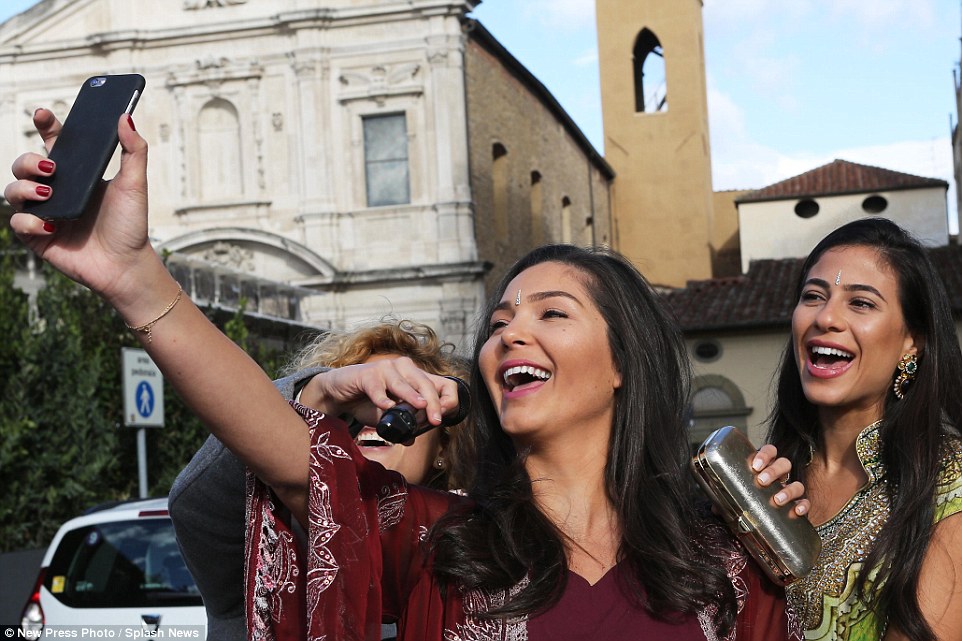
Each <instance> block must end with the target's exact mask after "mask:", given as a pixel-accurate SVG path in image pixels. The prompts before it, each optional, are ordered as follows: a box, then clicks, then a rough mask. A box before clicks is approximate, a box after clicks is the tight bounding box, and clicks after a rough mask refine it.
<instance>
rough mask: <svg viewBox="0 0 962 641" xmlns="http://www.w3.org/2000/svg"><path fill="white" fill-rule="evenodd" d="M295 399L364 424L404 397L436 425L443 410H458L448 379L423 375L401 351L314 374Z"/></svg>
mask: <svg viewBox="0 0 962 641" xmlns="http://www.w3.org/2000/svg"><path fill="white" fill-rule="evenodd" d="M300 400H301V402H302V403H303V404H305V405H308V406H310V407H314V408H316V409H319V410H321V411H324V412H327V413H329V414H334V415H340V414H345V413H347V414H350V415H351V416H353V417H354V418H356V419H357V420H359V421H361V422H362V423H364V424H366V425H374V424H376V423H377V421H378V419H379V418H380V417H381V414H382V413H383V411H384V410H387V409H390V408H392V407H394V406H395V405H396V404H397V403H398V402H400V401H405V402H407V403H409V404H410V405H411V406H412V407H414V408H416V409H419V410H424V413H425V416H426V417H427V419H428V421H429V422H430V423H431V424H432V425H439V424H440V423H441V419H442V416H443V415H444V414H446V413H450V412H452V411H454V410H456V409H457V407H458V392H457V385H456V384H455V383H454V382H453V381H452V380H450V379H448V378H445V377H443V376H435V375H433V374H428V373H426V372H424V371H423V370H421V369H420V368H419V367H418V366H417V365H416V364H415V363H414V361H412V360H411V359H410V358H408V357H406V356H402V357H398V358H392V359H388V360H381V361H375V362H372V363H365V364H361V365H348V366H346V367H339V368H336V369H332V370H330V371H327V372H324V373H322V374H318V375H317V376H315V377H313V378H312V379H311V380H310V382H309V383H308V384H307V385H306V386H305V387H304V389H303V390H302V392H301V398H300Z"/></svg>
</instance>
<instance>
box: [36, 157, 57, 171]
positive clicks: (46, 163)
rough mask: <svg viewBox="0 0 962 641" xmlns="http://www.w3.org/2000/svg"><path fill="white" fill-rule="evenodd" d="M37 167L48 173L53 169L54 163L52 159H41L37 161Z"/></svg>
mask: <svg viewBox="0 0 962 641" xmlns="http://www.w3.org/2000/svg"><path fill="white" fill-rule="evenodd" d="M37 167H39V168H40V171H42V172H45V173H48V174H49V173H50V172H51V171H53V169H54V167H56V165H55V164H53V161H52V160H41V161H40V162H38V163H37Z"/></svg>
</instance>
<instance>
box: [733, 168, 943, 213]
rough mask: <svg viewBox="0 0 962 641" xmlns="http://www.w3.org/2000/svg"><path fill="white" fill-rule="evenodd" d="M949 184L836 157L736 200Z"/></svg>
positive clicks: (895, 189) (741, 201) (777, 198)
mask: <svg viewBox="0 0 962 641" xmlns="http://www.w3.org/2000/svg"><path fill="white" fill-rule="evenodd" d="M948 186H949V184H948V183H947V182H945V181H944V180H941V179H938V178H922V177H920V176H913V175H912V174H903V173H902V172H900V171H892V170H891V169H882V168H881V167H871V166H869V165H859V164H857V163H854V162H848V161H847V160H834V161H832V162H830V163H829V164H827V165H822V166H821V167H816V168H815V169H812V170H811V171H806V172H805V173H804V174H799V175H798V176H794V177H792V178H787V179H785V180H783V181H781V182H777V183H775V184H773V185H769V186H768V187H763V188H761V189H757V190H755V191H751V192H748V193H747V194H745V195H743V196H740V197H738V198H736V199H735V202H736V203H749V202H761V201H766V200H791V199H796V198H805V197H812V196H833V195H840V194H852V193H855V194H858V193H871V192H876V191H897V190H900V189H920V188H926V187H945V188H948Z"/></svg>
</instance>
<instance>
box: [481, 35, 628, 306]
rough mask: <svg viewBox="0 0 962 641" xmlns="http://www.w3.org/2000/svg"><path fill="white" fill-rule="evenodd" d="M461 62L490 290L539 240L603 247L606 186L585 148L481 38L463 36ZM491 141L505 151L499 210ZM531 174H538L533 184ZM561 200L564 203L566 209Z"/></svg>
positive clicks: (607, 226)
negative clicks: (463, 58)
mask: <svg viewBox="0 0 962 641" xmlns="http://www.w3.org/2000/svg"><path fill="white" fill-rule="evenodd" d="M465 66H466V77H467V106H468V131H469V136H470V143H469V148H470V153H471V158H470V164H471V193H472V194H473V195H474V203H475V235H476V237H477V241H478V250H479V255H480V256H481V257H482V258H483V259H484V260H486V261H490V262H491V264H492V269H491V271H490V273H489V276H488V279H487V286H488V288H489V289H490V288H491V287H492V286H493V284H494V283H496V282H497V280H498V279H499V278H500V277H501V275H502V274H503V273H504V271H505V269H506V268H507V267H509V266H510V265H511V264H512V263H513V262H514V261H515V260H516V259H517V258H518V257H520V256H521V255H523V254H524V253H525V252H527V251H528V250H529V249H531V248H532V247H535V246H537V245H541V244H544V243H547V242H570V243H574V244H577V245H592V244H597V245H603V244H609V243H610V242H611V217H610V216H611V213H610V211H611V210H610V202H609V183H608V180H607V179H606V178H605V176H604V175H603V173H602V172H601V171H600V170H599V169H598V167H597V166H596V165H595V164H593V163H592V162H591V160H590V159H589V156H588V154H587V153H586V150H585V149H584V148H583V147H582V146H580V145H579V144H578V142H577V141H576V140H575V138H574V137H573V136H572V135H571V133H570V132H569V131H568V130H566V129H565V127H564V126H563V125H562V124H561V122H560V121H559V119H558V118H557V117H556V116H555V115H554V114H553V113H552V112H551V111H550V110H549V109H548V108H547V107H546V106H545V104H544V103H543V102H541V101H540V100H539V99H538V98H537V97H536V96H535V95H534V94H533V93H532V92H531V91H529V89H528V88H527V87H526V85H525V83H523V82H522V81H521V80H520V79H519V78H518V77H517V76H515V75H514V74H512V73H511V72H510V71H509V70H508V69H506V68H505V67H503V66H502V65H501V64H500V63H499V62H498V61H497V59H496V58H495V56H494V55H493V54H492V53H491V52H490V51H488V50H487V49H486V48H485V47H484V46H482V45H481V44H480V43H478V42H474V41H473V40H472V41H469V44H468V47H467V51H466V64H465ZM495 144H500V145H502V146H503V147H504V149H505V150H506V151H507V153H506V155H505V156H503V157H502V158H501V160H500V162H503V163H505V164H504V167H503V169H502V171H503V173H502V180H503V183H502V184H503V188H502V189H503V194H502V195H501V196H499V198H502V199H503V201H502V202H501V203H500V204H499V205H498V207H496V205H495V198H496V194H495V192H496V186H495V180H494V175H495V170H494V162H495V161H494V156H493V152H492V150H493V147H494V145H495ZM532 172H538V174H540V176H541V180H540V183H538V186H537V187H533V186H532V180H531V175H532ZM564 199H567V200H568V201H570V204H569V205H568V207H567V209H568V211H567V212H565V211H564V208H563V206H562V202H563V200H564ZM498 208H501V209H502V210H500V211H496V209H498ZM499 217H500V218H501V219H500V220H499Z"/></svg>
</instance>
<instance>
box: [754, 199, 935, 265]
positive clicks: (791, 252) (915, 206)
mask: <svg viewBox="0 0 962 641" xmlns="http://www.w3.org/2000/svg"><path fill="white" fill-rule="evenodd" d="M873 195H879V196H882V197H883V198H885V199H886V200H888V207H887V208H886V209H885V211H884V212H883V215H884V216H885V217H886V218H890V219H891V220H893V221H895V222H896V223H898V224H899V225H901V226H902V227H905V228H906V229H908V230H909V231H911V232H912V233H913V234H915V235H916V236H917V237H918V238H919V240H921V241H922V242H923V243H925V244H926V245H930V246H945V245H947V244H948V241H949V227H948V218H947V213H946V211H947V210H946V190H945V188H944V187H928V188H925V189H903V190H899V191H881V192H877V194H876V193H874V192H870V193H860V194H848V195H842V196H824V197H817V198H815V199H814V200H815V202H816V203H818V206H819V211H818V213H817V214H816V215H815V216H812V217H811V218H801V217H799V216H798V215H797V214H795V205H796V203H797V202H798V200H775V201H767V202H747V203H741V204H740V205H739V206H738V218H739V229H740V235H741V253H742V271H743V272H745V271H748V264H749V262H750V261H752V260H756V259H759V258H795V257H799V256H806V255H807V254H808V252H809V251H811V249H812V247H814V246H815V245H816V244H817V243H818V241H819V240H821V239H822V238H823V237H824V236H825V235H826V234H827V233H828V232H830V231H831V230H833V229H835V228H836V227H838V226H840V225H842V224H844V223H847V222H849V221H852V220H856V219H858V218H863V217H865V216H868V215H869V214H867V213H866V212H865V211H864V210H863V209H862V202H863V201H864V200H865V199H866V198H867V197H868V196H873Z"/></svg>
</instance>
